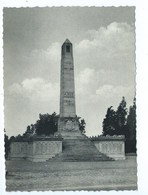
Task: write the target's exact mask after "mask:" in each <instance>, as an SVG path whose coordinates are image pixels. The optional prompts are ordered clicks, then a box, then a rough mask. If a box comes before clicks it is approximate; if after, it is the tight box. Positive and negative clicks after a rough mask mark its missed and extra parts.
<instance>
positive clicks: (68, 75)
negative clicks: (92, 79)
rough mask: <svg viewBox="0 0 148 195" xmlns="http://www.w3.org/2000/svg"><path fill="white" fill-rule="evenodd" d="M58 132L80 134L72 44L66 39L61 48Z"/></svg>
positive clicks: (66, 134) (64, 134) (69, 134)
mask: <svg viewBox="0 0 148 195" xmlns="http://www.w3.org/2000/svg"><path fill="white" fill-rule="evenodd" d="M58 132H59V133H60V134H61V135H62V136H63V137H64V136H74V135H78V134H80V132H79V123H78V118H77V116H76V105H75V84H74V61H73V48H72V43H71V42H70V41H69V40H68V39H66V41H65V42H64V43H63V45H62V48H61V80H60V117H59V121H58Z"/></svg>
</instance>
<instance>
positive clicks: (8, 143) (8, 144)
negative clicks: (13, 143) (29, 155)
mask: <svg viewBox="0 0 148 195" xmlns="http://www.w3.org/2000/svg"><path fill="white" fill-rule="evenodd" d="M4 143H5V159H7V158H8V154H9V152H10V141H9V137H8V135H6V131H5V129H4Z"/></svg>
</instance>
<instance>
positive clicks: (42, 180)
mask: <svg viewBox="0 0 148 195" xmlns="http://www.w3.org/2000/svg"><path fill="white" fill-rule="evenodd" d="M6 167H7V171H8V175H7V177H6V190H7V191H32V190H38V191H39V190H40V191H48V190H136V189H137V168H136V167H137V164H136V157H130V156H129V157H127V159H126V160H124V161H105V162H43V163H33V162H28V161H7V162H6Z"/></svg>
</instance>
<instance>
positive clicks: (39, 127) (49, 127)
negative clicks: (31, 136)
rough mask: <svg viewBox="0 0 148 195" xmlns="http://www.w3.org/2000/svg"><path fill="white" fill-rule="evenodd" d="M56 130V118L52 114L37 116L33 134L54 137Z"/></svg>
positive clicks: (55, 115) (54, 114)
mask: <svg viewBox="0 0 148 195" xmlns="http://www.w3.org/2000/svg"><path fill="white" fill-rule="evenodd" d="M57 130H58V116H57V114H56V113H55V112H54V113H53V114H51V115H49V114H39V120H37V121H36V123H35V132H36V134H37V135H54V133H55V132H56V131H57Z"/></svg>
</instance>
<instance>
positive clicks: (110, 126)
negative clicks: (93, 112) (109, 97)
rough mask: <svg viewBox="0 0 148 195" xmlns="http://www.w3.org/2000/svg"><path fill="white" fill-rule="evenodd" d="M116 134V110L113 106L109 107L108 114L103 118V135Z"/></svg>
mask: <svg viewBox="0 0 148 195" xmlns="http://www.w3.org/2000/svg"><path fill="white" fill-rule="evenodd" d="M114 134H115V111H114V110H113V108H112V106H111V107H109V108H108V109H107V114H106V117H105V119H104V120H103V135H104V136H105V135H114Z"/></svg>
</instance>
